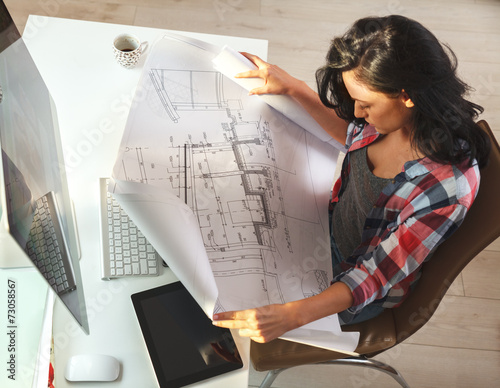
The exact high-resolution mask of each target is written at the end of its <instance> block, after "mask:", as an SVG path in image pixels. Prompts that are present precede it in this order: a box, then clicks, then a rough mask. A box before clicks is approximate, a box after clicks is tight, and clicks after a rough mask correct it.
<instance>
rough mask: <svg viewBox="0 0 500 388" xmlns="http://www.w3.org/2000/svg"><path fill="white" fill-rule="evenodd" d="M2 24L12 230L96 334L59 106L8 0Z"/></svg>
mask: <svg viewBox="0 0 500 388" xmlns="http://www.w3.org/2000/svg"><path fill="white" fill-rule="evenodd" d="M0 29H1V30H0V69H1V70H0V87H1V101H0V144H1V154H2V158H1V163H2V168H3V182H2V185H3V187H2V191H4V195H3V197H4V202H5V203H4V207H5V208H4V209H3V211H4V213H5V212H6V213H7V219H8V222H7V224H8V229H9V233H10V235H11V236H12V238H13V239H14V240H15V241H16V242H17V244H19V246H20V247H21V249H22V251H24V254H25V255H26V256H28V258H29V259H30V260H31V261H32V262H33V264H34V265H35V267H37V268H38V270H39V271H40V272H41V274H42V275H43V276H44V277H45V278H46V279H47V281H48V282H49V284H50V285H51V287H52V288H53V289H54V291H55V293H56V294H57V295H58V297H59V298H60V299H61V300H62V302H63V303H64V304H65V305H66V307H67V308H68V309H69V311H70V312H71V314H72V315H73V316H74V317H75V319H76V320H77V322H78V323H79V325H80V326H81V327H82V328H83V330H84V331H85V332H87V333H88V329H89V328H88V320H87V314H86V307H85V299H84V294H83V286H82V279H81V273H80V266H79V248H78V237H77V234H76V224H75V220H74V216H73V212H72V204H71V201H70V197H69V192H68V186H67V182H66V174H65V169H64V166H65V165H64V158H63V154H62V147H61V144H60V141H61V140H60V136H59V129H58V125H57V124H58V123H57V115H56V110H55V106H54V104H53V101H52V99H51V96H50V93H49V91H48V89H47V87H46V85H45V83H44V81H43V79H42V77H41V75H40V73H39V72H38V69H37V67H36V65H35V63H34V61H33V59H32V58H31V56H30V54H29V51H28V49H27V47H26V46H25V44H24V42H23V40H22V38H21V36H20V34H19V32H18V31H17V29H16V27H15V25H14V23H13V21H12V18H11V17H10V15H9V12H8V11H7V8H6V7H5V4H4V3H3V1H0ZM22 251H21V252H22ZM16 259H17V258H10V260H16ZM21 259H22V258H19V261H23V260H21Z"/></svg>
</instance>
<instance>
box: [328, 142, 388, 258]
mask: <svg viewBox="0 0 500 388" xmlns="http://www.w3.org/2000/svg"><path fill="white" fill-rule="evenodd" d="M366 149H367V147H363V148H361V149H359V150H356V151H353V152H352V153H351V156H350V165H351V173H350V176H349V181H348V182H347V186H346V188H345V191H344V193H343V194H342V197H341V198H340V200H339V202H338V203H337V204H336V205H335V208H334V210H333V217H332V234H333V238H334V239H335V243H336V244H337V247H338V248H339V251H340V254H341V255H342V259H346V258H347V257H349V256H351V255H352V253H353V251H354V249H356V248H357V247H358V245H359V244H360V243H361V236H362V233H363V228H364V224H365V220H366V217H367V215H368V213H369V212H370V210H371V209H372V207H373V205H374V204H375V202H376V201H377V199H378V198H379V196H380V193H381V191H382V189H383V188H384V187H385V185H387V184H388V183H389V182H391V181H392V179H385V178H379V177H377V176H375V175H373V173H372V172H371V171H370V168H369V166H368V162H367V160H366Z"/></svg>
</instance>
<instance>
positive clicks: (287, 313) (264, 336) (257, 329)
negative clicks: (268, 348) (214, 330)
mask: <svg viewBox="0 0 500 388" xmlns="http://www.w3.org/2000/svg"><path fill="white" fill-rule="evenodd" d="M293 313H294V312H293V308H292V309H290V306H287V305H282V304H272V305H267V306H263V307H258V308H254V309H249V310H240V311H227V312H222V313H217V314H214V316H213V319H214V322H213V324H214V325H216V326H220V327H226V328H228V329H239V334H240V335H241V336H242V337H250V338H251V339H252V340H254V341H256V342H262V343H263V342H269V341H271V340H273V339H275V338H278V337H279V336H281V335H282V334H284V333H286V332H287V331H289V330H291V329H293V328H294V327H293V326H294V324H293V319H291V317H292V316H293ZM296 327H298V326H296Z"/></svg>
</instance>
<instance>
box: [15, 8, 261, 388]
mask: <svg viewBox="0 0 500 388" xmlns="http://www.w3.org/2000/svg"><path fill="white" fill-rule="evenodd" d="M123 32H130V33H134V34H136V35H137V36H139V37H140V38H141V39H142V40H145V41H148V42H149V43H150V45H151V43H152V42H153V41H154V40H155V39H156V38H157V37H158V36H160V35H161V33H162V30H159V29H152V28H144V27H133V26H122V25H113V24H103V23H94V22H82V21H75V20H66V19H57V18H47V17H40V16H30V18H29V19H28V23H27V25H26V28H25V31H24V35H23V38H24V40H25V42H26V45H27V47H28V49H29V51H30V53H31V55H32V56H33V58H34V60H35V62H36V64H37V66H38V69H39V71H40V73H41V75H42V77H43V78H44V80H45V82H46V84H47V87H48V88H49V90H50V92H51V94H52V97H53V99H54V101H55V104H56V107H57V110H58V116H59V124H60V131H61V136H62V144H63V149H64V153H65V158H66V165H67V170H68V171H67V173H68V182H69V191H70V195H71V197H72V199H73V201H74V205H75V211H76V219H77V223H78V231H79V237H80V244H81V252H82V258H81V267H82V277H83V281H84V291H85V296H86V301H87V309H88V314H89V325H90V335H88V336H87V335H85V334H84V333H83V331H82V330H80V329H79V328H78V327H77V325H76V323H74V322H73V320H72V318H71V316H70V314H69V313H68V312H67V310H66V309H65V308H64V306H63V305H62V304H60V303H59V302H56V305H55V308H54V325H53V335H54V341H55V371H56V386H57V387H58V388H59V387H67V386H79V387H84V386H87V384H81V383H78V384H71V383H69V382H67V381H66V380H65V379H64V368H65V366H66V361H67V360H68V358H69V357H70V356H72V355H74V354H81V353H101V354H109V355H112V356H115V357H116V358H117V359H119V360H120V362H121V364H122V373H121V375H120V377H119V379H118V380H117V381H115V382H113V383H107V384H106V386H108V385H109V386H110V387H155V386H156V385H157V384H156V378H155V375H154V371H153V368H152V365H151V363H150V360H149V357H148V355H147V350H146V346H145V344H144V341H143V338H142V334H141V331H140V327H139V324H138V322H137V319H136V317H135V312H134V310H133V306H132V303H131V300H130V295H131V294H133V293H135V292H138V291H141V290H145V289H149V288H153V287H156V286H158V285H162V284H166V283H169V282H172V281H175V280H176V278H175V276H174V275H173V274H172V272H171V271H170V270H169V269H163V268H162V273H161V275H160V276H159V277H156V278H146V279H137V278H132V279H127V280H112V281H108V282H106V281H102V280H101V279H100V264H99V260H100V255H101V254H100V238H99V211H98V192H99V187H98V179H99V178H100V177H103V176H109V175H110V174H111V170H112V167H113V164H114V160H115V156H116V152H117V150H118V146H119V144H120V141H121V136H122V132H123V128H124V126H125V122H126V119H127V114H128V110H129V106H130V103H131V100H132V97H133V94H134V89H135V86H136V84H137V82H138V80H139V76H140V74H141V68H142V64H143V63H144V59H145V57H144V56H143V58H141V60H140V62H139V64H138V66H137V67H136V68H135V69H132V70H127V69H124V68H121V67H120V66H119V65H118V64H117V63H115V60H114V57H113V53H112V48H111V45H112V41H113V38H114V37H115V36H116V35H118V34H120V33H123ZM188 35H190V36H192V37H195V38H199V39H204V40H207V41H209V42H211V43H215V44H220V45H223V44H228V45H230V46H232V47H233V48H235V49H237V50H242V51H249V52H253V53H255V54H257V55H259V56H261V57H262V58H266V57H267V42H266V41H262V40H255V39H245V38H231V37H221V36H214V35H201V34H188ZM146 55H147V52H146ZM239 342H240V345H242V346H243V350H244V352H243V355H244V361H245V365H246V367H245V368H244V369H243V370H240V371H238V372H233V373H230V374H227V375H225V376H222V377H220V378H217V379H214V380H211V381H208V382H206V383H203V384H199V385H198V386H203V387H226V386H228V387H247V385H248V382H247V380H248V350H249V342H248V341H242V340H241V339H240V341H239ZM41 356H44V355H41ZM88 385H89V386H96V385H95V384H88ZM97 385H100V384H97Z"/></svg>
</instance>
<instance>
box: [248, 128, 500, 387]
mask: <svg viewBox="0 0 500 388" xmlns="http://www.w3.org/2000/svg"><path fill="white" fill-rule="evenodd" d="M478 126H479V127H480V128H481V129H482V130H484V131H485V132H486V133H487V134H488V135H489V137H490V139H491V155H490V160H489V164H488V165H487V166H486V167H485V168H484V169H482V170H481V184H480V189H479V193H478V195H477V198H476V200H475V202H474V204H473V205H472V207H471V209H470V211H469V213H468V214H467V216H466V218H465V220H464V222H463V223H462V225H461V226H460V227H459V228H458V230H457V231H456V232H455V233H454V234H453V235H452V236H451V237H450V238H449V239H448V240H447V241H445V242H444V243H443V244H441V245H440V246H439V248H438V249H437V250H436V252H435V253H434V255H433V257H432V259H431V260H430V261H429V262H427V263H425V264H424V265H423V267H422V276H421V278H420V280H419V282H418V284H417V286H416V288H415V289H414V290H413V291H412V292H411V294H410V295H409V297H408V298H407V299H406V300H405V301H404V302H403V303H402V304H401V306H399V307H397V308H394V309H386V310H385V311H384V312H383V313H382V314H380V315H379V316H377V317H375V318H373V319H370V320H368V321H365V322H362V323H359V324H354V325H348V326H344V327H343V330H344V331H359V332H360V340H359V344H358V347H357V348H356V350H355V352H356V353H358V354H359V356H356V357H349V356H348V355H346V354H343V353H337V352H334V351H330V350H325V349H320V348H317V347H313V346H308V345H303V344H299V343H296V342H291V341H286V340H281V339H276V340H273V341H271V342H268V343H264V344H261V343H256V342H253V341H252V343H251V347H250V358H251V360H252V363H253V365H254V368H255V370H257V371H269V372H268V374H267V376H266V377H265V379H264V380H263V382H262V384H261V386H260V388H269V387H270V386H271V384H272V383H273V381H274V380H275V379H276V377H277V376H278V375H279V373H281V372H282V371H284V370H286V369H288V368H292V367H294V366H300V365H306V364H333V365H339V364H341V365H342V364H343V365H351V366H362V367H368V368H372V369H376V370H379V371H381V372H384V373H387V374H388V375H390V376H391V377H393V378H394V379H395V380H396V381H397V382H398V383H399V384H400V385H401V386H402V387H408V384H407V383H406V381H405V380H404V378H403V376H402V375H401V374H400V373H399V372H398V371H397V370H395V369H394V368H392V367H391V366H390V365H387V364H385V363H382V362H380V361H377V360H371V359H370V358H371V357H373V356H375V355H377V354H379V353H381V352H383V351H385V350H388V349H390V348H392V347H393V346H395V345H397V344H399V343H401V342H403V341H404V340H405V339H407V338H408V337H410V336H411V335H412V334H414V333H415V332H416V331H417V330H419V329H420V328H421V327H422V326H423V325H424V324H425V323H427V322H428V321H429V319H430V318H431V316H432V315H433V314H434V312H435V311H436V309H437V307H438V305H439V303H440V301H441V299H442V298H443V296H444V295H445V293H446V291H447V290H448V288H449V287H450V285H451V284H452V283H453V281H454V280H455V278H456V277H457V276H458V275H459V274H460V272H461V271H462V270H463V268H464V267H465V266H466V265H467V264H468V263H469V262H470V261H471V260H472V259H473V258H474V257H475V256H476V255H477V254H478V253H479V252H481V251H482V250H483V249H484V248H486V247H487V246H488V245H489V244H490V243H491V242H493V241H494V240H495V239H496V238H498V237H499V236H500V222H499V220H500V205H499V203H498V198H499V197H498V193H499V192H500V147H499V145H498V143H497V141H496V140H495V137H494V135H493V133H492V132H491V129H490V128H489V126H488V124H487V123H486V121H484V120H481V121H480V122H478Z"/></svg>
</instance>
